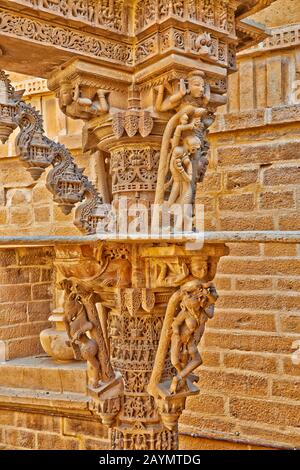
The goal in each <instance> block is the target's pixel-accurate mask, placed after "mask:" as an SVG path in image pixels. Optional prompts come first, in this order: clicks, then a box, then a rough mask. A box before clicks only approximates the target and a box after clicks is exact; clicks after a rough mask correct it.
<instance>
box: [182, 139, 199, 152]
mask: <svg viewBox="0 0 300 470" xmlns="http://www.w3.org/2000/svg"><path fill="white" fill-rule="evenodd" d="M184 145H185V147H186V149H187V151H188V152H189V153H190V154H191V155H193V154H194V153H196V152H197V150H199V149H200V147H201V140H200V139H199V137H196V136H193V135H189V136H188V137H186V138H185V139H184Z"/></svg>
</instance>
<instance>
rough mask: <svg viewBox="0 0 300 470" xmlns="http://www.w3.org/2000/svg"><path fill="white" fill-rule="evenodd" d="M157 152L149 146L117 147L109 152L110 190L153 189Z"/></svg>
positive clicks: (118, 191) (157, 158)
mask: <svg viewBox="0 0 300 470" xmlns="http://www.w3.org/2000/svg"><path fill="white" fill-rule="evenodd" d="M158 162H159V152H158V151H157V150H155V149H153V148H151V147H148V148H147V147H146V148H145V147H143V148H142V147H140V148H139V147H135V146H133V147H132V148H126V149H117V150H115V151H113V152H112V153H111V164H110V168H111V174H112V191H113V193H121V192H127V191H155V189H156V182H157V169H158Z"/></svg>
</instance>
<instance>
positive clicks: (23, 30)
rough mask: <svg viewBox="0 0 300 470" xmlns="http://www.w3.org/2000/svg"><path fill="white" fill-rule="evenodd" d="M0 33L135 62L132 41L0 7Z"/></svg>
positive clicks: (123, 62)
mask: <svg viewBox="0 0 300 470" xmlns="http://www.w3.org/2000/svg"><path fill="white" fill-rule="evenodd" d="M1 34H4V35H7V36H11V37H17V38H22V40H29V41H32V42H36V43H39V44H44V45H47V46H52V47H57V48H60V49H61V48H62V49H65V50H67V51H73V52H75V53H77V54H79V55H83V56H88V57H92V58H94V59H98V60H99V59H100V60H103V61H105V62H110V63H111V62H114V63H115V64H121V65H122V66H124V67H126V66H130V65H132V64H133V50H132V47H131V46H130V45H129V44H125V43H121V42H117V41H113V40H108V39H106V38H102V37H99V36H96V35H92V34H90V33H86V32H79V31H76V30H74V29H71V28H67V27H64V26H57V25H55V24H54V23H49V22H46V21H41V20H37V19H35V18H32V17H31V18H29V17H26V16H23V15H19V14H17V13H12V12H10V11H8V10H4V9H0V35H1Z"/></svg>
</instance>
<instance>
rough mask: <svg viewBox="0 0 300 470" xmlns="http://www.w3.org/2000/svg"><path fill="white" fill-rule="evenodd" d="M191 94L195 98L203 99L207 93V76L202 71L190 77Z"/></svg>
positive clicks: (193, 73)
mask: <svg viewBox="0 0 300 470" xmlns="http://www.w3.org/2000/svg"><path fill="white" fill-rule="evenodd" d="M188 87H189V92H190V94H191V96H192V97H193V98H202V97H203V96H204V92H205V75H204V73H203V72H201V71H200V70H196V71H195V72H191V73H189V75H188Z"/></svg>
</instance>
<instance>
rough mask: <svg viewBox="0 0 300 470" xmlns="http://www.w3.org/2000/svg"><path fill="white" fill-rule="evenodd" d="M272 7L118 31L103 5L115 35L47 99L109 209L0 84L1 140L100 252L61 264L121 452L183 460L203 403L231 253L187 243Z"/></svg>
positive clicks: (194, 8)
mask: <svg viewBox="0 0 300 470" xmlns="http://www.w3.org/2000/svg"><path fill="white" fill-rule="evenodd" d="M115 3H116V2H115ZM117 3H118V2H117ZM265 3H266V2H264V1H261V2H256V1H255V0H249V1H242V0H237V1H233V0H223V1H215V0H195V1H193V2H190V1H187V0H186V1H185V0H180V1H177V2H170V1H169V0H150V1H146V2H145V0H133V1H132V2H128V5H129V4H130V5H131V6H132V8H129V9H126V12H128V15H124V18H123V22H122V24H123V23H124V24H125V26H124V25H123V26H122V28H121V30H120V29H118V30H116V29H115V26H114V22H113V23H112V21H111V20H112V18H113V16H114V12H115V10H114V8H112V9H109V11H108V10H107V9H105V8H104V7H103V11H102V7H101V6H99V8H100V10H99V11H98V10H97V12H98V14H99V18H100V17H101V18H104V16H103V14H104V13H105V18H106V19H108V17H107V15H109V16H110V21H107V23H105V22H101V26H99V25H98V27H99V28H100V29H99V28H98V29H97V34H98V37H96V35H95V36H93V37H92V36H90V35H89V37H88V41H86V42H85V41H84V40H82V37H81V39H79V37H78V39H77V40H75V39H74V41H72V40H71V39H70V40H69V42H70V44H71V46H72V47H73V49H76V47H75V46H76V45H77V44H78V43H80V48H81V49H80V50H81V52H80V54H81V55H80V54H79V55H77V57H75V58H74V59H71V60H69V61H68V62H66V63H65V64H63V65H61V66H60V67H57V68H56V69H55V70H53V71H52V73H51V76H50V77H49V80H48V86H49V88H50V89H51V90H53V91H55V93H56V95H57V98H58V100H59V104H60V107H61V109H62V111H63V112H64V113H65V114H66V115H67V116H69V117H71V118H74V119H82V120H83V121H85V127H84V131H83V151H84V152H86V158H88V152H89V151H92V152H95V151H97V152H98V154H99V159H100V163H99V169H101V174H99V179H100V180H101V184H100V185H99V187H101V190H102V191H103V194H100V193H99V192H98V191H97V189H96V188H95V187H94V186H93V185H92V184H91V183H90V181H89V180H88V178H87V177H86V176H84V174H83V170H81V169H79V168H78V167H77V165H76V163H75V162H74V159H73V158H72V156H71V155H70V154H69V152H68V151H67V150H66V149H65V148H64V147H63V146H61V145H59V144H56V143H54V142H52V141H50V140H49V139H47V137H45V136H44V134H43V129H42V121H41V117H40V116H39V115H38V113H37V112H36V111H35V110H33V109H32V108H31V107H30V106H28V105H25V104H24V103H22V102H20V100H19V99H18V98H20V97H18V96H17V95H16V94H15V92H14V91H13V90H12V89H11V88H9V87H8V84H7V77H6V76H2V81H1V75H0V113H1V116H2V118H1V122H0V124H1V126H2V127H1V126H0V127H1V129H0V131H1V132H0V134H1V135H2V138H3V139H4V140H5V138H6V137H7V136H8V135H9V133H10V132H11V131H12V130H13V129H14V128H15V127H16V125H17V126H18V127H19V128H20V134H19V136H18V139H17V145H18V148H19V151H20V156H21V159H22V160H23V161H24V163H25V165H26V166H27V168H28V171H30V173H31V174H32V176H33V178H34V179H37V178H38V177H39V176H40V174H41V173H42V172H43V171H44V169H45V168H46V167H48V166H49V165H52V169H51V170H50V172H49V174H48V179H47V187H48V188H49V190H50V191H51V192H52V193H53V195H54V200H55V202H57V203H58V204H59V205H60V207H61V208H62V210H63V211H64V212H65V213H69V212H70V211H71V210H72V208H73V207H74V206H75V205H76V204H77V203H80V204H79V205H78V206H77V207H76V212H75V224H76V226H77V227H78V228H79V229H80V230H81V231H82V232H83V233H85V234H95V233H98V235H99V240H102V241H99V242H93V243H92V242H91V243H90V244H84V245H78V246H73V247H71V248H70V247H68V246H66V245H65V246H64V245H62V246H59V247H57V248H56V252H57V262H56V264H57V268H58V269H59V271H60V274H61V276H62V282H61V288H62V289H64V291H65V305H64V322H65V326H66V330H67V333H68V336H69V339H70V344H71V346H72V348H73V352H74V355H75V357H76V358H82V359H84V360H86V361H87V364H88V388H89V395H90V397H91V401H90V406H91V410H92V411H93V412H94V413H96V414H98V415H99V416H100V417H101V419H102V421H103V422H104V423H105V424H107V425H108V426H109V427H110V429H111V446H112V448H113V449H136V450H146V449H155V450H168V449H177V447H178V432H177V426H178V419H179V417H180V415H181V413H182V411H183V409H184V407H185V402H186V398H187V397H188V396H190V395H193V394H197V393H199V388H198V386H197V380H198V379H197V375H196V369H197V368H198V367H199V366H200V365H201V363H202V361H201V356H200V354H199V351H198V346H199V343H200V341H201V338H202V336H203V334H204V330H205V325H206V322H207V321H208V320H209V319H210V318H212V317H213V315H214V305H215V302H216V301H217V298H218V295H217V293H216V290H215V288H214V286H213V284H212V281H213V279H214V277H215V274H216V269H217V265H218V261H219V259H220V257H221V256H224V255H226V254H227V253H228V250H227V248H226V247H225V246H224V244H222V243H220V244H208V243H206V244H204V245H203V246H201V247H198V249H197V248H196V246H194V248H193V246H191V245H186V242H187V241H189V240H190V239H194V238H195V236H196V231H197V230H196V229H197V223H196V215H197V210H196V208H195V204H194V203H195V194H196V189H197V184H198V183H199V182H201V181H202V180H203V179H204V177H205V172H206V169H207V166H208V163H209V152H208V151H209V144H208V132H209V127H210V125H211V124H212V123H213V121H214V114H215V112H216V109H217V107H218V106H220V105H222V104H225V103H226V98H225V96H224V95H225V93H226V90H227V77H228V73H230V72H232V71H234V70H235V63H236V62H235V58H236V50H237V46H238V43H239V41H240V42H241V43H242V46H244V45H245V44H249V43H251V41H253V40H254V41H255V40H260V39H262V38H263V37H264V36H265V35H264V33H263V32H262V29H261V28H259V27H256V26H255V25H253V23H251V25H249V24H247V23H241V21H240V19H239V18H243V17H245V16H247V12H248V11H251V8H253V7H254V6H255V5H259V8H262V4H265ZM267 3H270V2H269V1H268V2H267ZM126 4H127V3H126ZM104 10H105V11H104ZM121 10H122V9H121ZM124 11H125V10H124ZM91 12H94V10H91ZM118 12H120V10H118ZM115 14H116V13H115ZM92 18H94V13H93V15H91V16H90V17H89V19H88V21H93V19H92ZM118 18H120V17H119V16H118ZM117 24H118V25H120V22H119V21H118V22H117ZM105 29H108V30H109V31H110V33H109V39H108V38H107V36H108V34H107V31H106V35H105V37H104V36H103V35H104V32H105ZM110 35H111V36H112V39H110ZM71 46H70V47H71ZM82 57H85V58H82ZM1 86H2V88H5V93H3V92H2V94H1ZM1 100H2V101H1ZM7 109H8V111H7ZM7 112H9V114H10V116H9V117H7ZM3 113H5V115H4V117H3ZM1 116H0V117H1ZM124 200H126V207H127V211H128V212H127V213H126V214H124V212H123V211H122V210H123V202H124ZM154 204H156V206H154ZM137 214H138V215H137ZM137 226H138V228H137ZM149 227H152V230H150V231H149ZM133 229H136V230H135V233H134V236H133V234H132V230H133ZM150 232H151V233H150Z"/></svg>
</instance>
